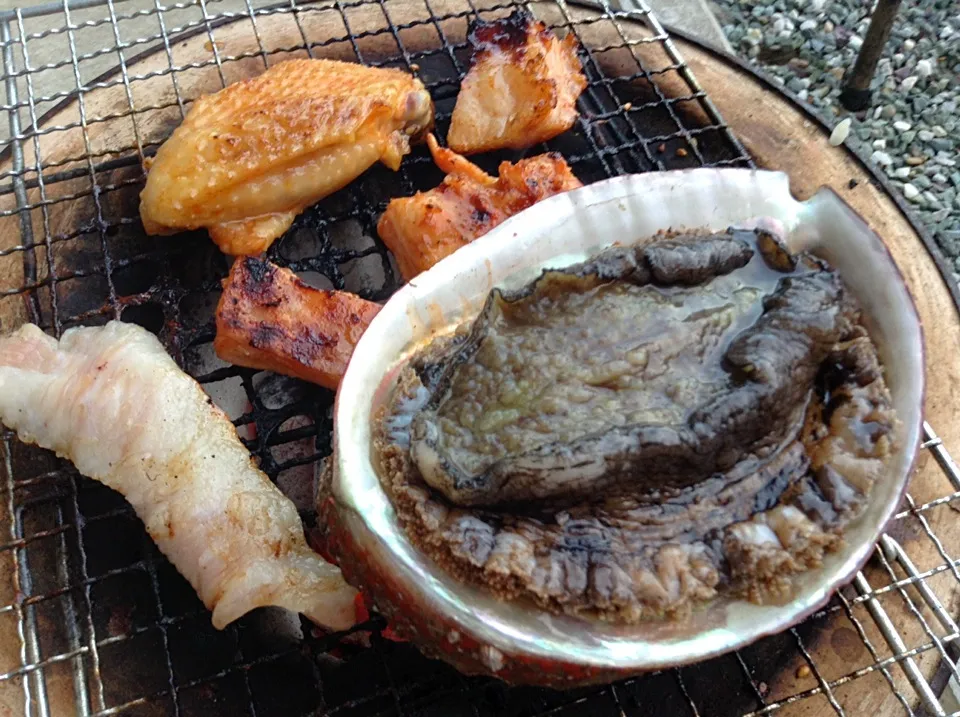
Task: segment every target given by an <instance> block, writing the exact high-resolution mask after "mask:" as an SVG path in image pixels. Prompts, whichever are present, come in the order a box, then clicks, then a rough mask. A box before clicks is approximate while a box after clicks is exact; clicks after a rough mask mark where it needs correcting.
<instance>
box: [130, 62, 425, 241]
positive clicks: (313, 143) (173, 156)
mask: <svg viewBox="0 0 960 717" xmlns="http://www.w3.org/2000/svg"><path fill="white" fill-rule="evenodd" d="M432 121H433V103H432V101H431V99H430V95H429V93H427V91H426V90H425V89H424V87H423V85H422V84H421V82H420V81H419V80H417V79H415V78H413V77H412V76H410V75H408V74H406V73H403V72H400V71H399V70H393V69H378V68H370V67H363V66H362V65H357V64H353V63H349V62H336V61H333V60H290V61H287V62H282V63H279V64H277V65H274V66H273V67H271V68H270V69H269V70H267V71H266V72H264V73H263V74H262V75H260V76H259V77H256V78H253V79H250V80H246V81H243V82H238V83H236V84H233V85H230V86H229V87H227V88H226V89H223V90H221V91H220V92H217V93H215V94H212V95H208V96H206V97H201V98H200V99H198V100H197V101H196V103H195V104H194V105H193V107H192V108H191V109H190V111H189V112H188V113H187V116H186V119H185V120H184V121H183V124H181V125H180V126H179V127H178V128H177V129H176V131H174V133H173V135H172V136H171V137H170V138H169V139H168V140H167V141H166V142H165V143H164V144H163V146H161V147H160V149H159V150H158V151H157V155H156V157H155V158H154V160H153V161H152V162H151V163H150V168H149V173H148V176H147V184H146V187H145V188H144V190H143V192H142V193H141V195H140V216H141V218H142V220H143V225H144V228H145V229H146V231H147V233H149V234H165V233H172V232H176V231H179V230H183V229H197V228H200V227H206V228H207V229H208V230H209V232H210V236H211V237H212V239H213V240H214V241H215V242H216V243H217V245H218V246H219V247H220V248H221V249H222V250H223V251H224V252H226V253H227V254H241V255H245V254H259V253H260V252H262V251H263V250H264V249H266V248H267V247H268V246H270V244H271V243H272V242H273V240H274V239H276V238H277V237H278V236H280V235H281V234H282V233H283V232H284V231H286V230H287V229H288V228H289V227H290V224H291V223H292V222H293V219H294V217H295V216H296V215H297V214H298V213H299V212H300V211H302V210H303V209H304V208H306V207H307V206H309V205H310V204H313V203H315V202H317V201H319V200H320V199H322V198H323V197H325V196H327V195H328V194H330V193H332V192H334V191H336V190H337V189H340V188H341V187H343V186H345V185H346V184H348V183H349V182H351V181H352V180H353V179H355V178H356V177H357V176H359V175H360V174H361V173H362V172H364V171H365V170H366V169H367V168H368V167H370V166H371V165H372V164H374V163H375V162H377V161H378V160H379V161H381V162H383V163H384V164H385V165H387V166H388V167H390V168H391V169H394V170H395V169H397V167H399V165H400V160H401V158H402V157H403V155H405V154H407V152H409V143H410V140H411V138H412V137H415V136H417V135H420V134H421V133H422V132H423V131H424V130H426V129H427V128H429V126H430V125H431V124H432Z"/></svg>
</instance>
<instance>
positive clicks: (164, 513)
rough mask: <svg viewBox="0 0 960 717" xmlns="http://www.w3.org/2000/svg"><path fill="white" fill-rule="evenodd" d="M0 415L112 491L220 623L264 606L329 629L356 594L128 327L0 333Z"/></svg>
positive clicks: (292, 510)
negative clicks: (57, 335)
mask: <svg viewBox="0 0 960 717" xmlns="http://www.w3.org/2000/svg"><path fill="white" fill-rule="evenodd" d="M0 422H2V423H4V424H5V425H7V426H9V427H10V428H12V429H13V430H15V431H16V432H17V435H18V436H19V437H20V439H21V440H23V441H24V442H27V443H35V444H37V445H38V446H41V447H43V448H49V449H51V450H54V451H56V453H57V455H58V456H61V457H63V458H68V459H69V460H71V461H73V463H74V464H75V465H76V467H77V470H78V471H80V473H82V474H83V475H85V476H89V477H90V478H93V479H94V480H96V481H99V482H100V483H103V484H104V485H106V486H109V487H110V488H112V489H114V490H116V491H118V492H119V493H121V494H122V495H123V496H124V498H126V499H127V500H128V501H129V502H130V504H131V505H132V506H133V508H134V510H135V511H136V513H137V516H139V518H140V519H141V520H142V521H143V523H144V525H145V526H146V529H147V532H148V533H149V534H150V537H151V538H153V540H154V541H155V542H156V544H157V547H158V548H160V551H161V552H162V553H163V554H164V555H166V556H167V557H168V558H169V559H170V562H172V563H173V564H174V565H175V566H176V568H177V570H179V571H180V573H181V574H182V575H183V576H184V577H185V578H186V579H187V580H188V581H189V582H190V584H191V585H192V586H193V588H194V589H195V590H196V591H197V594H198V595H199V596H200V599H201V600H203V603H204V605H206V606H207V608H208V609H210V610H211V611H212V612H213V615H212V620H213V625H214V627H217V628H223V627H224V626H226V625H227V624H229V623H230V622H233V621H234V620H236V619H237V618H238V617H240V616H241V615H243V614H245V613H246V612H248V611H250V610H252V609H254V608H256V607H261V606H264V605H278V606H281V607H285V608H287V609H290V610H295V611H298V612H301V613H304V614H305V615H307V617H309V618H311V619H312V620H314V621H315V622H318V623H320V624H322V625H326V626H328V627H331V628H333V629H337V630H342V629H345V628H347V627H350V626H351V625H352V624H353V623H354V620H355V616H356V611H355V609H354V601H355V599H356V595H357V591H356V590H354V589H353V588H352V587H350V586H349V585H348V584H347V583H346V582H345V581H344V579H343V575H342V574H341V573H340V569H339V568H337V567H336V566H334V565H331V564H330V563H328V562H327V561H325V560H324V559H323V558H321V557H320V556H319V555H317V554H316V553H315V552H313V551H312V550H311V549H310V548H309V546H308V545H307V542H306V539H305V537H304V534H303V524H302V523H301V522H300V516H299V514H298V513H297V509H296V507H295V506H294V504H293V503H292V502H291V501H290V500H289V499H288V498H287V497H286V496H285V495H284V494H283V493H281V492H280V490H279V489H278V488H277V487H276V486H275V485H274V484H273V483H272V482H271V481H270V479H269V478H268V477H267V476H266V475H265V474H264V473H263V472H262V471H260V470H259V469H258V468H257V466H256V464H255V463H254V461H253V460H252V459H251V457H250V453H249V452H248V451H247V449H246V448H245V447H244V445H243V443H241V442H240V439H239V438H238V437H237V432H236V430H235V429H234V427H233V424H232V423H231V422H230V419H229V418H228V417H227V416H226V414H225V413H224V412H223V411H221V410H220V409H219V408H217V407H216V406H215V405H213V403H212V402H211V400H210V398H209V397H208V396H207V394H206V393H204V391H203V389H202V388H201V387H200V384H198V383H197V382H196V381H194V380H193V379H192V378H190V376H188V375H187V374H185V373H184V372H183V371H181V370H180V368H179V367H178V366H177V364H176V363H174V361H173V359H172V358H170V356H169V355H168V354H167V352H166V351H165V350H164V348H163V346H162V345H161V344H160V342H159V341H158V340H157V339H156V337H155V336H154V335H153V334H151V333H150V332H148V331H147V330H146V329H142V328H140V327H139V326H137V325H135V324H126V323H121V322H119V321H111V322H110V323H108V324H107V325H106V326H98V327H83V328H74V329H70V330H68V331H66V332H64V334H63V337H62V338H61V339H60V341H59V342H58V341H57V340H56V339H54V338H52V337H50V336H47V335H46V334H44V333H43V332H42V331H41V330H40V329H39V328H37V327H36V326H34V325H33V324H26V325H24V326H22V327H21V328H20V329H18V330H17V331H16V332H14V333H13V334H11V335H10V336H7V337H5V338H0Z"/></svg>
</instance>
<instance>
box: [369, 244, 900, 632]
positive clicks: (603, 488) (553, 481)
mask: <svg viewBox="0 0 960 717" xmlns="http://www.w3.org/2000/svg"><path fill="white" fill-rule="evenodd" d="M638 317H642V318H638ZM895 422H896V418H895V416H894V414H893V411H892V409H891V408H890V397H889V395H888V392H887V388H886V386H885V384H884V381H883V377H882V371H881V368H880V366H879V364H878V360H877V357H876V350H875V347H874V346H873V343H872V342H871V340H870V338H869V336H868V335H867V333H866V331H865V329H864V328H863V327H862V325H861V323H860V312H859V309H858V307H857V306H856V303H855V302H854V301H853V299H852V298H851V297H850V296H849V295H848V293H847V291H846V290H845V287H844V286H843V282H842V280H841V277H840V276H839V275H838V273H837V272H836V271H834V270H833V269H832V268H831V267H830V266H828V265H827V264H826V263H825V262H823V261H821V260H819V259H817V258H815V257H813V256H810V255H806V254H800V255H796V256H794V255H791V254H790V253H789V252H787V251H786V249H785V248H784V247H783V245H782V244H781V243H780V242H779V241H778V240H777V239H776V237H774V236H772V235H771V234H769V233H767V232H764V231H761V230H757V231H750V232H747V231H730V232H727V233H726V234H719V235H712V236H685V237H673V238H669V239H665V238H663V237H658V238H655V239H652V240H649V241H647V242H643V243H641V244H640V245H638V246H635V247H615V248H613V249H610V250H607V251H606V252H603V253H602V254H600V255H598V256H597V257H595V258H594V259H592V260H590V261H587V262H584V263H582V264H579V265H576V266H573V267H568V268H566V269H563V270H552V271H549V272H545V273H544V275H543V276H541V277H540V279H538V280H537V281H535V282H532V283H531V284H530V285H528V286H527V287H525V288H524V289H522V290H520V291H517V292H512V293H509V294H504V293H501V292H498V291H494V292H492V293H491V296H490V298H489V299H488V301H487V303H486V304H485V307H484V309H483V311H482V312H481V314H480V316H479V317H478V318H477V319H476V320H475V321H474V322H472V324H471V325H470V326H465V327H462V328H461V330H460V331H458V332H457V334H455V335H454V336H453V337H451V338H448V339H444V340H438V341H435V342H434V344H433V345H431V346H428V347H427V348H426V349H425V350H424V351H423V352H422V353H421V354H420V355H419V356H418V357H416V358H415V359H414V360H413V361H412V362H411V363H410V365H408V366H407V367H406V368H405V369H404V370H403V371H402V372H401V376H400V379H399V382H398V387H397V390H396V394H395V398H394V401H393V404H392V405H391V407H390V408H389V410H388V411H387V412H386V415H384V416H383V417H382V420H381V421H379V422H378V434H377V444H378V445H377V447H378V453H379V457H380V463H381V465H380V469H381V478H382V480H383V483H384V485H385V487H386V489H387V492H388V494H389V495H390V497H391V500H392V502H393V503H394V505H395V507H396V509H397V513H398V515H399V517H400V520H401V522H402V524H403V526H404V529H405V530H406V531H407V532H408V534H409V535H410V536H411V538H412V539H413V540H414V541H415V542H416V543H417V544H418V545H419V546H420V548H421V549H422V550H424V551H425V552H426V553H428V554H429V555H431V557H433V558H434V560H436V561H437V562H438V563H439V564H440V565H441V566H442V567H443V568H444V569H446V570H447V571H449V572H450V573H451V574H453V575H454V576H456V577H457V578H458V579H461V580H467V581H470V582H474V583H479V584H482V585H485V586H487V587H488V588H489V589H491V590H493V591H494V592H495V593H496V594H497V595H498V596H500V597H502V598H503V599H511V600H512V599H526V600H532V601H534V602H535V603H537V604H539V605H540V606H541V607H544V608H546V609H548V610H552V611H558V612H566V613H571V614H590V615H596V616H598V617H600V618H602V619H607V620H614V621H625V622H637V621H640V620H644V619H649V618H653V617H661V616H664V615H669V616H679V615H682V614H684V613H685V612H686V611H688V610H689V609H690V608H691V607H693V606H696V605H697V604H700V603H704V602H707V601H709V600H711V599H712V598H714V597H715V596H716V595H717V594H718V592H720V591H732V592H735V593H738V594H740V595H743V596H744V597H746V598H749V599H751V600H755V601H763V600H770V599H782V598H783V596H784V595H786V594H788V592H789V589H790V580H791V576H792V575H795V574H796V573H798V572H801V571H804V570H807V569H810V568H813V567H815V566H817V565H819V563H820V561H821V559H822V557H823V555H824V553H825V552H826V551H829V550H833V549H835V548H836V547H837V546H838V544H839V541H841V540H842V534H843V528H844V526H845V525H846V524H847V523H848V522H849V521H850V520H852V519H854V518H855V517H856V516H857V514H858V513H859V510H860V508H861V506H862V504H863V501H864V498H865V497H866V496H867V494H868V493H869V491H870V489H871V487H872V485H873V482H874V481H875V480H876V478H877V477H878V476H879V475H881V472H882V468H883V461H884V459H885V457H886V456H887V455H888V454H889V452H890V451H891V448H892V446H891V441H892V436H893V433H894V430H893V429H894V427H895Z"/></svg>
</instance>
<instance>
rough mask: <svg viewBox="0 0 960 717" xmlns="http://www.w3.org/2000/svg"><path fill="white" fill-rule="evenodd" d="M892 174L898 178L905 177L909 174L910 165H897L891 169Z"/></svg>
mask: <svg viewBox="0 0 960 717" xmlns="http://www.w3.org/2000/svg"><path fill="white" fill-rule="evenodd" d="M893 176H894V177H899V178H900V179H906V178H907V177H909V176H910V167H897V168H896V169H895V170H893Z"/></svg>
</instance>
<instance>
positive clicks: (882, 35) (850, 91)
mask: <svg viewBox="0 0 960 717" xmlns="http://www.w3.org/2000/svg"><path fill="white" fill-rule="evenodd" d="M900 2H901V0H878V2H877V9H876V10H874V11H873V16H872V17H871V18H870V27H869V28H868V29H867V37H866V38H865V39H864V41H863V47H861V48H860V54H859V55H857V61H856V62H855V63H854V65H853V70H852V71H851V72H850V73H849V74H848V75H847V82H846V84H845V85H844V88H843V92H841V93H840V103H841V104H842V105H843V106H844V107H846V108H847V109H848V110H850V111H852V112H858V111H860V110H865V109H866V108H867V107H869V106H870V100H871V93H870V82H871V81H872V80H873V74H874V73H875V72H876V71H877V63H878V62H879V61H880V53H882V52H883V46H884V45H886V44H887V39H888V38H889V37H890V30H892V29H893V20H894V18H895V17H896V16H897V10H898V9H899V8H900Z"/></svg>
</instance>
